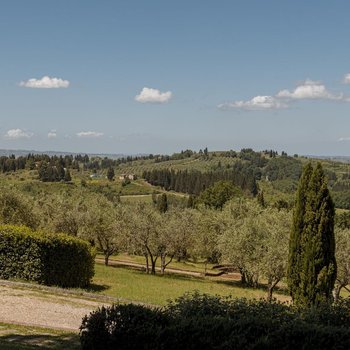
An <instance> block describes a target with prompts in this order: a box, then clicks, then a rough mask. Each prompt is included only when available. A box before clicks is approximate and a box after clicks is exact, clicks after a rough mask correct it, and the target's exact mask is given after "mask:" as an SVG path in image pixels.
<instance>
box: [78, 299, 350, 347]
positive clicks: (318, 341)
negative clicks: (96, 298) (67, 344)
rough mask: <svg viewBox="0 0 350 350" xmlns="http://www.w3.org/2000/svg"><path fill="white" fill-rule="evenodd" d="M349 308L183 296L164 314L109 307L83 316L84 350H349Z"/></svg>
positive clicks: (142, 309)
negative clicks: (304, 306) (316, 307)
mask: <svg viewBox="0 0 350 350" xmlns="http://www.w3.org/2000/svg"><path fill="white" fill-rule="evenodd" d="M349 322H350V304H349V302H342V303H341V304H338V305H335V306H324V307H322V308H320V309H296V308H294V307H292V306H288V305H285V304H281V303H278V302H273V303H268V302H266V301H256V300H254V301H247V300H245V299H230V298H221V297H218V296H215V297H212V296H208V295H200V294H198V293H195V294H192V295H190V294H187V295H185V296H183V297H181V298H179V299H177V300H176V301H175V302H172V303H170V304H169V305H168V306H167V307H166V308H164V309H150V308H147V307H144V306H135V305H131V304H130V305H114V306H112V307H108V308H101V309H99V310H97V311H95V312H93V313H91V314H90V315H89V316H85V318H84V320H83V324H82V326H81V328H80V337H81V344H82V348H83V349H84V350H90V349H91V350H92V349H96V350H97V349H107V350H108V349H167V350H172V349H174V350H175V349H182V350H189V349H193V350H194V349H208V350H210V349H216V350H219V349H220V350H224V349H233V350H235V349H237V350H238V349H239V350H244V349H260V350H263V349H276V350H277V349H279V350H280V349H281V350H292V349H308V350H313V349H317V350H326V349H327V350H330V349H344V350H345V349H349V348H350V329H349V324H350V323H349Z"/></svg>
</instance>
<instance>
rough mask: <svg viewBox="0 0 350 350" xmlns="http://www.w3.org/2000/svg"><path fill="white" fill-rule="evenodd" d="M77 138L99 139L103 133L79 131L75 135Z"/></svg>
mask: <svg viewBox="0 0 350 350" xmlns="http://www.w3.org/2000/svg"><path fill="white" fill-rule="evenodd" d="M76 135H77V136H78V137H91V138H96V137H101V136H103V135H104V134H103V132H97V131H80V132H78V133H77V134H76Z"/></svg>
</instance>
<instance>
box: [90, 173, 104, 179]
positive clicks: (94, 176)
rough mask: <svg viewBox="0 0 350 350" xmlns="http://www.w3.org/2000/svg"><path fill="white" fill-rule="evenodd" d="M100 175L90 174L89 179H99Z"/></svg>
mask: <svg viewBox="0 0 350 350" xmlns="http://www.w3.org/2000/svg"><path fill="white" fill-rule="evenodd" d="M101 178H102V175H101V174H91V175H90V179H101Z"/></svg>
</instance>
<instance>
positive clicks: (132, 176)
mask: <svg viewBox="0 0 350 350" xmlns="http://www.w3.org/2000/svg"><path fill="white" fill-rule="evenodd" d="M126 179H129V180H136V179H137V176H136V175H135V174H120V175H119V180H126Z"/></svg>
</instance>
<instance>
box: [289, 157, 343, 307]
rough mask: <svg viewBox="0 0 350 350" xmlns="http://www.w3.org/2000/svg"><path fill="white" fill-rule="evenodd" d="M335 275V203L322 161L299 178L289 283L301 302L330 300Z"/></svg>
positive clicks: (304, 304) (309, 166) (291, 243)
mask: <svg viewBox="0 0 350 350" xmlns="http://www.w3.org/2000/svg"><path fill="white" fill-rule="evenodd" d="M335 278H336V261H335V241H334V204H333V201H332V199H331V196H330V193H329V190H328V187H327V181H326V179H325V175H324V172H323V170H322V166H321V164H320V163H319V164H317V166H316V168H315V169H313V168H312V166H311V164H308V165H307V166H306V167H305V168H304V171H303V174H302V177H301V179H300V182H299V187H298V192H297V198H296V203H295V209H294V216H293V227H292V232H291V237H290V245H289V265H288V286H289V290H290V294H291V296H292V299H293V302H294V303H295V304H296V305H300V306H312V305H318V304H320V303H322V302H326V301H329V300H330V299H331V296H332V289H333V287H334V282H335Z"/></svg>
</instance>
